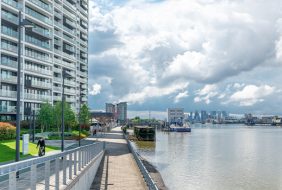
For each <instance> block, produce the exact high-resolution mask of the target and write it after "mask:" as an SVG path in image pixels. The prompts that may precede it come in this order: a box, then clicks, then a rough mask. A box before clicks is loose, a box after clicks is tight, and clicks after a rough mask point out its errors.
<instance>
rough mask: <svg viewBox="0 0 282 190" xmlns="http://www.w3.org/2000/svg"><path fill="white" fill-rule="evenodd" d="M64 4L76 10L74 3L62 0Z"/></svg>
mask: <svg viewBox="0 0 282 190" xmlns="http://www.w3.org/2000/svg"><path fill="white" fill-rule="evenodd" d="M64 4H65V5H67V6H68V7H69V8H71V9H72V10H74V11H75V10H76V8H75V4H74V5H73V4H71V3H70V2H68V1H64Z"/></svg>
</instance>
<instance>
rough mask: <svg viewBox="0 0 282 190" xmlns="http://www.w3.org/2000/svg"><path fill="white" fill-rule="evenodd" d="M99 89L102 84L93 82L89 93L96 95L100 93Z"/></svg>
mask: <svg viewBox="0 0 282 190" xmlns="http://www.w3.org/2000/svg"><path fill="white" fill-rule="evenodd" d="M101 89H102V86H101V85H100V84H97V83H95V84H93V85H92V88H90V89H89V94H90V95H93V96H95V95H98V94H100V93H101Z"/></svg>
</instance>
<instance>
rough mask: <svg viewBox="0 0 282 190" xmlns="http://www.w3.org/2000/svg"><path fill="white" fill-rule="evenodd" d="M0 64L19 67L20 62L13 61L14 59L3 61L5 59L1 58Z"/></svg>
mask: <svg viewBox="0 0 282 190" xmlns="http://www.w3.org/2000/svg"><path fill="white" fill-rule="evenodd" d="M0 64H1V65H5V66H8V67H13V68H15V69H16V68H18V62H17V61H12V60H6V61H3V60H1V62H0Z"/></svg>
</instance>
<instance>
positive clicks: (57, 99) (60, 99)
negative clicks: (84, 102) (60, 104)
mask: <svg viewBox="0 0 282 190" xmlns="http://www.w3.org/2000/svg"><path fill="white" fill-rule="evenodd" d="M53 100H54V101H62V96H53Z"/></svg>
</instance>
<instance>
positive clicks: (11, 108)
mask: <svg viewBox="0 0 282 190" xmlns="http://www.w3.org/2000/svg"><path fill="white" fill-rule="evenodd" d="M0 113H16V106H2V105H0Z"/></svg>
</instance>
